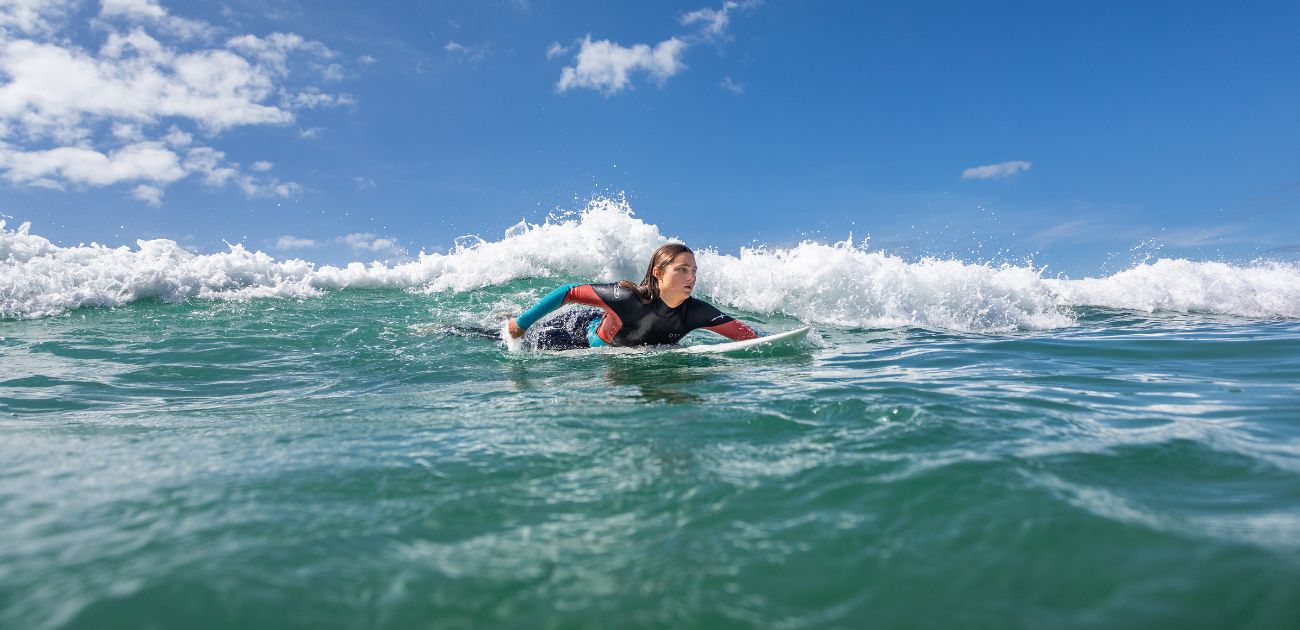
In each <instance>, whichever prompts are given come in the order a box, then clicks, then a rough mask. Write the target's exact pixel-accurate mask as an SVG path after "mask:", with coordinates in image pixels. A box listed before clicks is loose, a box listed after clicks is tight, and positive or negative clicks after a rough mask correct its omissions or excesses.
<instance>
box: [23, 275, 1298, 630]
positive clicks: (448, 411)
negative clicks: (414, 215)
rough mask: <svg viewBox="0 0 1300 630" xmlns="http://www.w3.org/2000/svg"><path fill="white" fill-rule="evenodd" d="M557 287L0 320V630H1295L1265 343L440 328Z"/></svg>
mask: <svg viewBox="0 0 1300 630" xmlns="http://www.w3.org/2000/svg"><path fill="white" fill-rule="evenodd" d="M629 258H631V257H629ZM702 266H704V265H703V264H702ZM568 279H580V278H570V277H550V278H541V279H515V280H508V281H505V282H501V283H497V284H491V285H489V286H484V287H478V288H473V289H465V290H453V289H448V290H435V291H430V292H422V291H408V290H403V289H398V288H375V289H355V288H350V289H343V290H337V291H326V292H324V293H321V294H319V295H311V296H306V297H304V298H302V299H282V298H256V297H254V298H252V299H238V300H215V301H214V300H188V301H181V302H179V303H165V302H160V301H155V300H152V299H133V300H128V301H126V303H124V305H122V306H120V307H117V308H113V309H106V308H74V309H72V310H66V311H63V312H62V313H60V314H55V315H52V316H48V317H43V318H37V319H12V318H11V319H6V320H0V365H3V367H2V368H0V434H2V435H3V440H0V461H3V462H5V465H4V466H3V467H0V532H4V535H3V537H0V627H5V628H56V627H78V628H81V627H84V628H142V627H185V628H228V627H240V628H245V629H251V628H259V627H267V628H272V627H277V628H278V627H283V626H284V625H286V624H287V625H290V626H296V627H318V628H336V627H337V628H355V627H376V628H403V627H494V626H496V627H506V626H509V627H515V626H519V625H524V626H560V627H571V626H578V627H585V626H600V627H611V626H613V627H628V626H630V627H641V626H656V627H662V626H671V627H708V628H713V627H748V626H761V627H793V628H799V627H827V626H831V627H862V626H875V627H893V626H917V627H954V626H956V627H1099V628H1100V627H1105V628H1110V627H1178V628H1201V627H1203V628H1222V627H1247V628H1282V627H1295V626H1296V623H1297V621H1300V322H1297V321H1296V320H1295V319H1294V318H1287V317H1271V318H1270V317H1240V316H1233V315H1213V314H1207V313H1203V312H1167V311H1160V310H1156V311H1155V312H1152V313H1146V312H1140V311H1135V310H1123V309H1110V308H1101V307H1094V306H1061V307H1059V311H1057V312H1059V314H1060V316H1061V317H1064V318H1066V319H1067V320H1069V322H1070V323H1069V324H1068V325H1062V326H1056V327H1050V328H1041V329H1033V328H1032V327H1025V326H1020V327H1013V328H1002V327H997V326H991V327H987V328H985V329H983V330H973V331H970V332H961V331H956V330H953V329H952V328H945V327H936V326H921V325H893V326H884V325H882V326H862V325H852V324H848V323H841V324H836V323H831V320H834V319H836V318H834V317H827V318H825V319H826V320H827V321H821V322H817V321H814V322H811V323H813V324H814V332H813V334H812V335H811V336H810V339H809V341H808V343H806V344H805V345H803V346H801V347H799V348H795V349H788V350H782V351H775V352H767V353H757V354H753V355H744V356H685V355H670V354H655V353H633V354H607V353H569V354H565V353H550V354H545V353H536V352H522V353H511V352H509V351H507V350H506V349H505V348H504V347H503V346H502V345H501V344H500V343H499V342H497V341H495V340H492V339H488V338H483V337H481V336H477V335H474V334H472V332H471V331H470V328H469V327H471V326H475V325H486V324H491V323H492V322H494V321H496V320H495V319H494V317H497V316H498V315H499V311H501V310H502V309H503V308H505V310H509V308H507V307H503V304H504V305H507V306H517V305H522V304H525V303H527V301H528V299H531V298H533V297H536V296H540V295H541V294H542V293H543V292H544V291H545V290H546V289H549V288H550V287H552V286H554V285H555V284H556V283H558V282H559V281H561V280H568ZM715 285H716V286H718V287H721V286H722V283H720V282H715ZM718 292H719V293H723V291H722V289H721V288H719V289H718ZM172 301H173V302H175V300H172ZM720 302H721V303H725V302H727V300H725V299H720ZM730 303H731V304H732V306H731V307H730V308H728V310H729V311H730V312H732V313H733V314H735V315H737V316H739V317H741V318H742V319H745V320H746V321H749V322H752V323H755V324H756V325H757V326H759V327H761V328H763V329H766V330H768V331H778V330H785V329H789V328H793V327H795V326H797V325H800V323H801V320H800V319H797V318H795V317H791V316H786V315H780V314H778V313H777V312H774V311H770V310H763V309H749V310H747V309H745V308H742V307H741V306H738V305H741V304H743V303H744V300H740V299H732V300H730ZM806 319H807V318H805V320H804V321H806ZM997 321H1001V320H997ZM690 341H692V342H706V341H710V339H708V337H707V333H696V334H695V335H693V336H692V337H691V338H690Z"/></svg>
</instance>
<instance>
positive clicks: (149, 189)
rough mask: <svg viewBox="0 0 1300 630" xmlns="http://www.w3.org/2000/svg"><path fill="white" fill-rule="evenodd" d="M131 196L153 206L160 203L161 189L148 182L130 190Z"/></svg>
mask: <svg viewBox="0 0 1300 630" xmlns="http://www.w3.org/2000/svg"><path fill="white" fill-rule="evenodd" d="M131 196H132V197H134V198H136V199H139V200H140V201H143V202H145V203H147V204H149V205H151V206H153V207H155V208H157V207H158V206H161V205H162V198H163V189H161V188H159V187H157V186H150V185H148V184H140V185H139V186H136V187H135V190H133V191H131Z"/></svg>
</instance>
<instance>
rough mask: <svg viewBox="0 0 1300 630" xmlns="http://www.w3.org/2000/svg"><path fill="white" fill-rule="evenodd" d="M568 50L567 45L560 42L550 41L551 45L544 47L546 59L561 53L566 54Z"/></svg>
mask: <svg viewBox="0 0 1300 630" xmlns="http://www.w3.org/2000/svg"><path fill="white" fill-rule="evenodd" d="M569 50H570V49H569V47H568V46H561V45H560V42H551V45H550V46H547V47H546V60H547V61H550V60H552V59H554V58H556V57H559V56H561V55H567V54H569Z"/></svg>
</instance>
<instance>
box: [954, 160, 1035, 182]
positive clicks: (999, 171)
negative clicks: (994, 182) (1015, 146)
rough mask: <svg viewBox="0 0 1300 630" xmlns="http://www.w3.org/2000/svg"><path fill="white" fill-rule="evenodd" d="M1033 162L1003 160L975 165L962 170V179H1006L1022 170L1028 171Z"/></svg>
mask: <svg viewBox="0 0 1300 630" xmlns="http://www.w3.org/2000/svg"><path fill="white" fill-rule="evenodd" d="M1032 166H1033V164H1030V163H1029V162H1023V161H1014V162H1001V163H999V164H987V165H985V166H975V167H972V168H968V169H966V170H964V171H962V172H961V178H962V179H1005V178H1007V177H1011V176H1013V175H1015V174H1016V173H1019V172H1021V171H1027V170H1029V169H1030V167H1032Z"/></svg>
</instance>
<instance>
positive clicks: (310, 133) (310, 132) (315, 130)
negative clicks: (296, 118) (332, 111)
mask: <svg viewBox="0 0 1300 630" xmlns="http://www.w3.org/2000/svg"><path fill="white" fill-rule="evenodd" d="M322 131H325V130H324V129H322V128H320V127H310V128H307V129H300V130H298V137H299V138H302V139H303V140H311V139H312V138H319V137H320V134H321V132H322Z"/></svg>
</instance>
